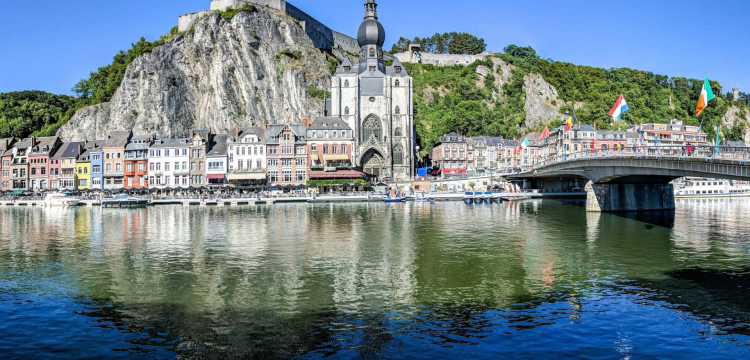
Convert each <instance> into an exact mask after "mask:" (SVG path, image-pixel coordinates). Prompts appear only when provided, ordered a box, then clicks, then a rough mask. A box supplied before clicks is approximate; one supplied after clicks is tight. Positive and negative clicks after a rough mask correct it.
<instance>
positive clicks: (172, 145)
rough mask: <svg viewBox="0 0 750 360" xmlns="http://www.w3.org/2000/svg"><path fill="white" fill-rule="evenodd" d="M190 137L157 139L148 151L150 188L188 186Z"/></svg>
mask: <svg viewBox="0 0 750 360" xmlns="http://www.w3.org/2000/svg"><path fill="white" fill-rule="evenodd" d="M189 147H190V139H187V138H177V139H158V140H156V141H155V142H154V144H153V145H152V146H151V148H150V149H149V152H148V175H149V179H148V181H149V185H150V187H151V188H156V189H164V188H188V187H190V156H189Z"/></svg>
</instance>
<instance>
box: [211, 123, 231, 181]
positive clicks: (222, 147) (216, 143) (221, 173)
mask: <svg viewBox="0 0 750 360" xmlns="http://www.w3.org/2000/svg"><path fill="white" fill-rule="evenodd" d="M227 139H228V136H227V135H215V136H214V138H213V142H212V144H211V146H210V148H209V150H208V152H207V153H206V180H207V181H208V185H209V186H224V185H226V184H227V172H228V170H229V164H228V158H227Z"/></svg>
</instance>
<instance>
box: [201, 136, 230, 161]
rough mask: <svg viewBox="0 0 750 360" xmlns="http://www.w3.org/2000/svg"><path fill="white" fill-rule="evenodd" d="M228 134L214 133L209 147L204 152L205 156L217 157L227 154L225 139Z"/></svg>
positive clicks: (227, 137)
mask: <svg viewBox="0 0 750 360" xmlns="http://www.w3.org/2000/svg"><path fill="white" fill-rule="evenodd" d="M228 139H229V135H214V141H213V143H212V144H211V149H210V150H208V152H207V153H206V157H218V156H226V155H227V140H228Z"/></svg>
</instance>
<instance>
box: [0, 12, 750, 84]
mask: <svg viewBox="0 0 750 360" xmlns="http://www.w3.org/2000/svg"><path fill="white" fill-rule="evenodd" d="M293 3H294V4H296V5H297V6H298V7H300V8H302V9H304V10H306V11H308V12H309V13H310V14H312V15H313V16H315V17H317V18H318V19H319V20H321V21H323V22H324V23H326V24H328V25H330V26H331V27H332V28H334V29H336V30H339V31H341V32H344V33H348V34H354V33H355V31H356V29H357V26H358V24H359V22H360V20H361V18H362V13H363V10H362V9H363V7H362V3H363V1H359V0H296V1H293ZM379 3H380V5H381V6H380V15H381V21H382V22H383V24H384V25H385V27H386V32H387V40H388V43H389V45H388V48H390V43H392V42H393V41H395V40H396V39H397V38H398V37H399V36H401V35H403V36H407V37H413V36H426V35H430V34H432V33H435V32H444V31H466V32H471V33H474V34H477V35H479V36H482V37H484V38H485V39H486V40H487V43H488V45H489V49H490V50H492V51H501V50H502V49H503V48H504V47H505V46H506V45H507V44H510V43H515V44H519V45H530V46H533V47H534V48H535V49H536V50H537V51H538V52H539V53H540V55H541V56H543V57H547V58H552V59H555V60H561V61H568V62H573V63H577V64H584V65H592V66H599V67H631V68H637V69H643V70H648V71H653V72H656V73H660V74H666V75H672V76H687V77H694V78H703V77H706V76H708V77H710V78H712V79H716V80H719V81H720V82H721V83H722V84H723V85H724V86H725V88H726V90H728V89H729V88H731V87H732V86H738V87H740V88H741V89H743V90H745V91H750V65H748V63H749V62H748V59H750V45H748V39H750V1H747V0H717V1H713V2H705V1H697V0H660V1H654V0H633V1H606V2H605V1H597V0H566V1H562V0H559V1H555V0H537V1H518V0H513V1H508V0H462V1H448V0H433V1H426V0H408V1H406V0H380V1H379ZM208 4H209V0H106V1H103V0H67V1H60V0H55V1H52V0H36V1H25V0H6V1H4V2H3V11H2V12H0V36H2V39H3V40H2V41H1V42H0V69H2V70H1V71H0V92H5V91H13V90H27V89H40V90H47V91H51V92H56V93H70V92H71V90H70V89H71V88H72V87H73V85H74V84H75V83H76V82H77V81H78V80H80V79H82V78H85V77H86V76H87V75H88V74H89V73H90V72H91V71H92V70H94V69H96V68H97V67H99V66H102V65H104V64H107V63H109V62H110V61H111V59H112V56H113V55H114V54H115V53H116V52H117V51H119V50H121V49H125V48H127V47H129V45H130V44H131V43H132V42H134V41H136V40H137V39H138V38H139V37H141V36H145V37H146V38H147V39H150V40H153V39H156V38H158V37H159V36H160V35H161V34H164V33H166V32H167V31H168V30H169V29H170V28H171V27H172V26H174V24H175V23H176V21H177V17H178V16H179V15H180V14H183V13H186V12H191V11H198V10H203V9H205V8H207V7H208Z"/></svg>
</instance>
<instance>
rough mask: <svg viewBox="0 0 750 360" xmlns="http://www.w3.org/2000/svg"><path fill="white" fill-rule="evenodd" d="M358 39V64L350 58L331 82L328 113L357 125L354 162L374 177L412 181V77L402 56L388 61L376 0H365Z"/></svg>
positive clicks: (413, 148)
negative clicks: (400, 59)
mask: <svg viewBox="0 0 750 360" xmlns="http://www.w3.org/2000/svg"><path fill="white" fill-rule="evenodd" d="M357 41H358V44H359V46H360V48H361V52H360V62H359V64H352V63H351V62H349V61H347V60H345V61H344V62H342V64H341V65H340V66H339V67H338V68H337V69H336V73H335V74H334V76H333V78H332V80H331V107H330V114H329V115H330V116H333V117H338V118H340V119H342V120H343V121H344V122H345V123H346V124H347V125H348V126H349V128H350V129H352V131H353V133H354V134H353V135H354V136H353V138H354V149H353V150H354V151H353V158H354V163H355V164H354V165H355V166H357V167H360V168H362V169H363V170H364V171H365V172H366V173H367V174H369V175H370V176H371V177H372V178H375V179H378V178H380V179H384V180H385V179H394V180H398V181H402V180H409V179H411V178H413V177H414V150H415V143H414V137H415V135H414V112H413V89H412V87H413V84H412V78H411V77H410V76H409V74H408V73H407V72H406V69H405V68H404V67H403V66H402V65H401V63H400V62H399V61H398V59H395V60H394V62H393V64H392V65H391V66H386V65H385V61H384V58H383V44H384V42H385V29H384V28H383V25H382V24H380V22H379V21H378V16H377V4H376V2H375V1H374V0H367V1H366V3H365V18H364V20H363V22H362V24H361V25H360V27H359V32H358V36H357Z"/></svg>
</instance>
